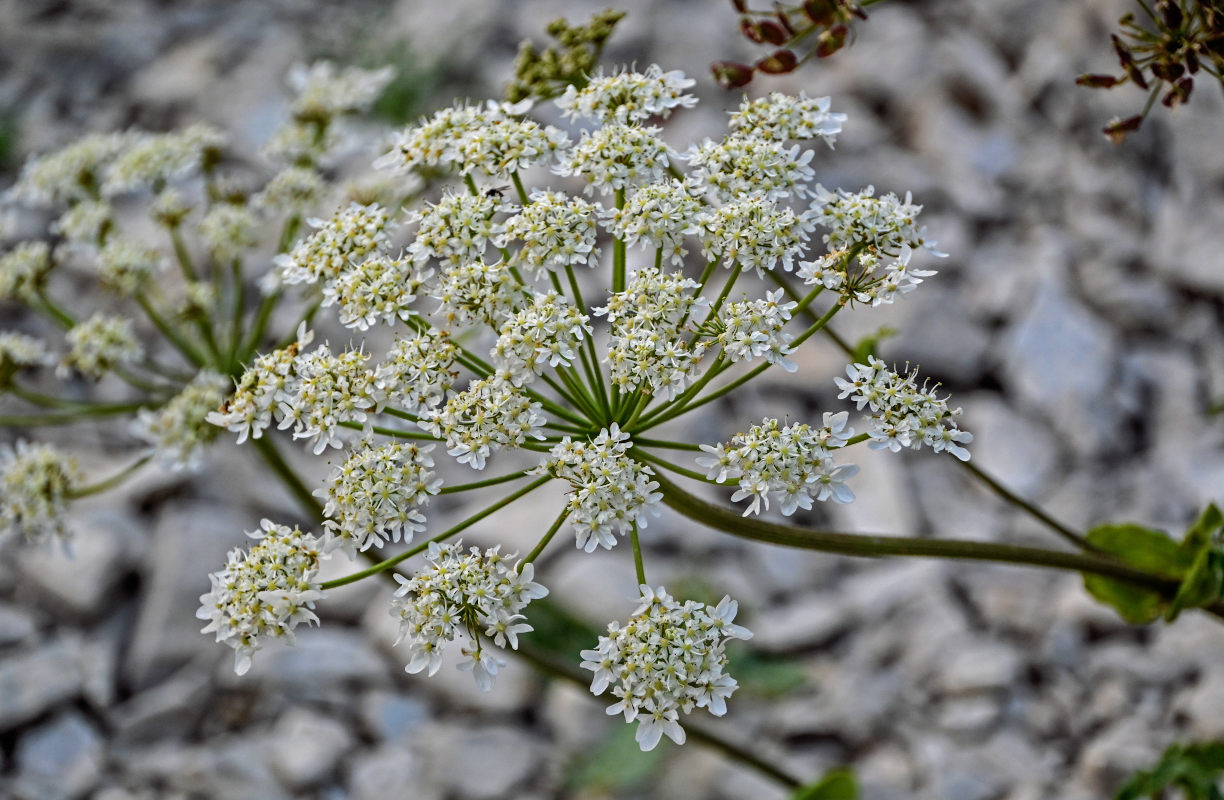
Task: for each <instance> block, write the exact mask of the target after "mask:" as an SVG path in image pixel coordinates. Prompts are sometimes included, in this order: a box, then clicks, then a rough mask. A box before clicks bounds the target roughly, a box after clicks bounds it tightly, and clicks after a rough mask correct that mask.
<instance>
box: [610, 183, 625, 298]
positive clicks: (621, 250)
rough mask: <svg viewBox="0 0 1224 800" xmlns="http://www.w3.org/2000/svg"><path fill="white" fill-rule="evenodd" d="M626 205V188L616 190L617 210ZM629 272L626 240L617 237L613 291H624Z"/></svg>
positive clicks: (614, 246) (613, 248)
mask: <svg viewBox="0 0 1224 800" xmlns="http://www.w3.org/2000/svg"><path fill="white" fill-rule="evenodd" d="M624 207H625V190H624V189H617V190H616V210H617V211H620V210H622V209H624ZM627 278H628V276H627V274H626V268H625V240H624V239H621V238H619V237H618V238H616V239H614V240H613V241H612V291H613V292H623V291H625V285H626V282H627Z"/></svg>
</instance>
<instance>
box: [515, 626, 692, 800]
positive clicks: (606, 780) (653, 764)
mask: <svg viewBox="0 0 1224 800" xmlns="http://www.w3.org/2000/svg"><path fill="white" fill-rule="evenodd" d="M534 607H535V604H534V603H533V604H532V608H533V609H534ZM636 731H637V726H636V725H617V726H616V728H615V729H614V730H613V731H612V734H611V735H610V736H608V737H607V738H606V739H604V741H603V742H602V743H601V744H600V746H599V747H598V748H597V749H596V750H595V751H594V752H592V753H590V754H588V755H586V756H583V757H581V758H579V759H578V760H577V761H576V762H574V764H573V765H572V766H571V768H570V771H569V779H568V780H567V781H566V783H567V785H568V787H569V789H570V790H571V791H574V790H578V789H585V790H592V789H594V790H602V791H604V792H609V793H612V792H619V791H625V790H631V789H634V788H636V787H639V786H644V785H646V784H647V783H649V782H650V780H651V779H652V778H653V777H654V776H655V775H656V774H657V773H658V771H659V769H660V767H662V765H663V758H664V756H665V755H666V753H667V749H668V748H667V747H656V748H655V749H654V750H651V751H650V752H647V753H643V752H642V750H641V748H640V747H638V743H637V740H636V739H635V738H634V736H635V733H636Z"/></svg>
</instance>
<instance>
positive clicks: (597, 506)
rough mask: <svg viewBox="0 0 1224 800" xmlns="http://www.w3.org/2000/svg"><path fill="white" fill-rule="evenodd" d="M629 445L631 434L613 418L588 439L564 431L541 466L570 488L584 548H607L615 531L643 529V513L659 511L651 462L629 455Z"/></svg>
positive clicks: (572, 510)
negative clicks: (574, 436) (563, 436)
mask: <svg viewBox="0 0 1224 800" xmlns="http://www.w3.org/2000/svg"><path fill="white" fill-rule="evenodd" d="M632 446H633V444H632V442H630V441H629V434H627V433H624V432H623V431H621V429H620V426H618V425H617V424H616V423H612V426H611V427H610V428H604V429H603V430H601V431H600V432H599V436H597V437H595V438H594V439H593V440H591V441H589V442H580V441H574V440H573V439H571V438H570V437H569V436H566V437H565V438H564V439H562V440H561V441H560V442H558V443H557V444H556V445H555V446H554V447H553V449H552V450H551V451H549V458H548V460H547V461H546V462H544V464H542V465H541V466H540V467H539V470H538V471H539V472H546V473H548V474H551V475H553V476H554V477H556V478H560V479H561V480H564V481H567V482H569V484H570V486H571V487H572V488H573V491H571V492H570V495H569V519H570V521H571V522H572V523H573V525H574V533H575V536H576V539H577V544H578V547H580V548H582V549H583V550H585V551H586V552H588V553H591V552H594V550H595V548H597V547H603V548H604V549H606V550H611V549H612V547H613V546H614V545H615V544H616V537H617V536H618V535H620V536H624V535H625V534H626V533H628V532H629V530H630V528H632V527H633V526H634V525H637V526H639V527H642V528H645V527H646V524H647V521H648V517H647V513H651V514H656V515H657V514H658V504H659V501H660V500H662V499H663V495H661V494H660V493H659V492H657V491H655V490H656V489H658V488H659V484H658V483H656V482H654V481H652V480H650V477H651V476H652V475H654V471H653V470H651V469H650V467H648V466H645V465H644V464H641V463H639V462H637V461H635V460H634V459H632V458H630V457H629V456H628V455H627V453H628V451H629V448H630V447H632Z"/></svg>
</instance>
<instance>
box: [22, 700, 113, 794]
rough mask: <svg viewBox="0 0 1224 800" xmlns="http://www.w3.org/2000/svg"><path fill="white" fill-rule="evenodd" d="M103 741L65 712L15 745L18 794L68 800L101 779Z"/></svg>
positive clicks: (83, 721)
mask: <svg viewBox="0 0 1224 800" xmlns="http://www.w3.org/2000/svg"><path fill="white" fill-rule="evenodd" d="M103 757H104V752H103V745H102V737H101V736H99V735H98V732H97V731H96V730H94V728H93V726H92V725H90V724H89V722H88V721H86V719H85V718H84V717H83V716H81V715H80V714H79V713H77V712H75V711H68V712H65V713H63V714H61V715H60V716H58V717H56V718H55V719H53V720H51V721H50V722H48V723H46V724H45V725H42V726H40V727H38V728H36V729H35V730H33V731H30V732H29V733H27V734H25V735H24V736H22V737H21V741H20V742H19V743H18V745H17V770H18V774H17V780H16V784H17V786H16V789H17V792H18V794H20V795H22V796H24V797H30V798H35V797H37V798H39V799H40V800H61V798H62V799H63V800H69V799H70V798H75V797H80V796H81V795H83V794H84V793H85V792H87V791H88V790H89V789H90V788H91V787H92V786H93V785H94V784H95V783H97V781H98V778H99V777H101V774H102V767H103Z"/></svg>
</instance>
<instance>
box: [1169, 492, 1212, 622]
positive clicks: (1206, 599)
mask: <svg viewBox="0 0 1224 800" xmlns="http://www.w3.org/2000/svg"><path fill="white" fill-rule="evenodd" d="M1221 526H1224V514H1222V513H1220V509H1219V508H1217V507H1216V505H1215V503H1209V504H1208V505H1207V507H1206V508H1205V509H1203V513H1201V514H1199V516H1198V519H1196V520H1195V521H1194V523H1193V524H1191V526H1190V528H1189V529H1188V530H1187V531H1186V535H1185V536H1184V537H1182V542H1181V549H1182V551H1183V552H1184V553H1186V555H1188V556H1189V557H1190V558H1192V559H1194V561H1193V563H1192V565H1191V566H1190V570H1189V571H1188V572H1187V573H1186V577H1185V578H1184V579H1182V583H1181V586H1179V587H1178V589H1177V595H1176V596H1175V597H1174V598H1173V602H1172V603H1170V604H1169V608H1168V610H1167V611H1166V612H1165V619H1166V620H1167V621H1169V622H1172V621H1173V620H1174V619H1175V618H1176V617H1177V615H1178V614H1179V613H1181V611H1183V610H1184V609H1187V608H1201V607H1203V606H1207V605H1211V604H1212V603H1214V602H1215V601H1217V600H1219V599H1220V594H1221V591H1222V590H1224V555H1222V554H1221V553H1219V552H1218V551H1216V549H1215V547H1214V546H1213V542H1212V540H1213V538H1214V537H1215V534H1216V532H1217V531H1218V530H1219V529H1220V528H1221Z"/></svg>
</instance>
